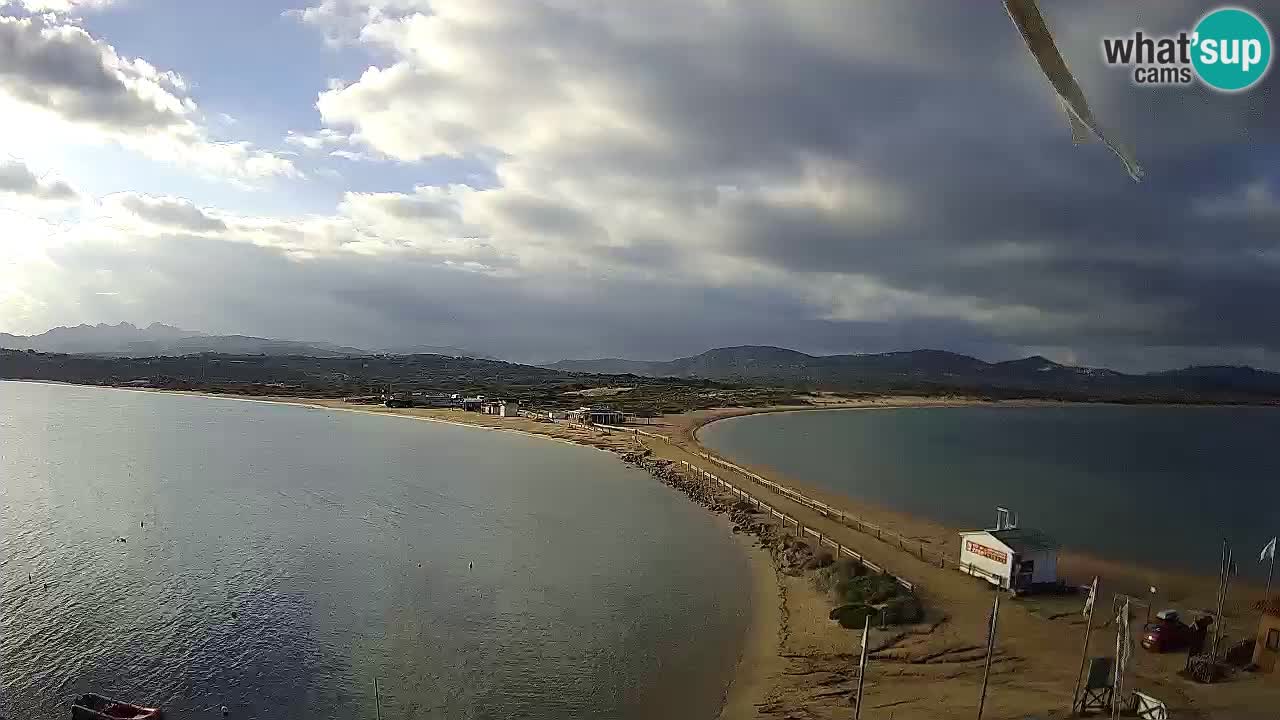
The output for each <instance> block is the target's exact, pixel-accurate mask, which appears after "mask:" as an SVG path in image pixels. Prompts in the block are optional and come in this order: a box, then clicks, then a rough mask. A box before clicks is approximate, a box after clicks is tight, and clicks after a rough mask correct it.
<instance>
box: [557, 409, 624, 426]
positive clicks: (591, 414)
mask: <svg viewBox="0 0 1280 720" xmlns="http://www.w3.org/2000/svg"><path fill="white" fill-rule="evenodd" d="M567 414H568V416H569V417H568V419H569V422H575V423H581V424H583V425H621V424H623V423H624V422H626V417H625V416H624V415H623V414H622V411H621V410H614V409H612V408H606V407H580V408H578V409H577V410H570V411H569V412H568V413H567Z"/></svg>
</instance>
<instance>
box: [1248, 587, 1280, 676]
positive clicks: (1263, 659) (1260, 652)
mask: <svg viewBox="0 0 1280 720" xmlns="http://www.w3.org/2000/svg"><path fill="white" fill-rule="evenodd" d="M1277 658H1280V602H1278V601H1275V600H1272V601H1270V602H1267V603H1263V604H1262V618H1261V619H1259V620H1258V637H1257V639H1256V640H1255V641H1254V643H1253V664H1254V665H1257V666H1258V672H1264V673H1271V677H1272V679H1280V673H1276V665H1277V664H1280V663H1277V662H1276V659H1277Z"/></svg>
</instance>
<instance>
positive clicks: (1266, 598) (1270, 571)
mask: <svg viewBox="0 0 1280 720" xmlns="http://www.w3.org/2000/svg"><path fill="white" fill-rule="evenodd" d="M1267 547H1269V548H1270V549H1271V566H1270V567H1269V568H1267V589H1266V590H1263V591H1262V604H1263V605H1264V606H1265V605H1267V604H1269V603H1270V602H1271V576H1272V575H1274V574H1275V572H1276V539H1275V538H1271V542H1270V543H1269V544H1268V546H1267Z"/></svg>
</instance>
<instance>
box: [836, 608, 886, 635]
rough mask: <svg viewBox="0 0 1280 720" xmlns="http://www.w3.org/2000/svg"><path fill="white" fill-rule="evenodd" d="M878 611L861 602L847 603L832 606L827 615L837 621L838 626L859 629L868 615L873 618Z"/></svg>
mask: <svg viewBox="0 0 1280 720" xmlns="http://www.w3.org/2000/svg"><path fill="white" fill-rule="evenodd" d="M878 612H879V611H878V610H876V609H875V608H873V607H870V606H868V605H864V604H862V603H849V604H846V605H840V606H839V607H836V608H833V609H832V610H831V613H830V614H829V615H828V617H830V618H831V619H832V620H836V621H838V622H839V623H840V627H844V628H852V629H860V628H862V626H863V625H864V624H865V623H866V620H867V618H868V617H870V618H872V620H874V619H875V615H876V613H878Z"/></svg>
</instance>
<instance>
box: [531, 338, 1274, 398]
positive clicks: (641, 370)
mask: <svg viewBox="0 0 1280 720" xmlns="http://www.w3.org/2000/svg"><path fill="white" fill-rule="evenodd" d="M546 367H549V368H551V369H555V370H564V371H569V372H586V373H599V374H632V375H641V376H645V377H676V378H685V379H689V378H703V379H706V380H715V381H718V382H731V383H749V384H766V385H780V386H787V387H803V388H815V389H826V390H846V391H868V392H882V391H885V390H901V391H907V390H912V391H916V390H919V391H940V390H942V391H945V390H959V391H983V390H990V389H1001V390H1011V391H1031V392H1035V393H1072V394H1075V393H1080V394H1088V395H1098V396H1124V397H1150V396H1164V395H1181V394H1187V393H1193V394H1203V393H1207V394H1213V395H1215V396H1218V395H1222V394H1227V395H1230V394H1235V393H1239V394H1241V395H1242V396H1243V395H1249V396H1254V395H1258V394H1261V395H1280V373H1273V372H1267V371H1264V370H1257V369H1254V368H1250V367H1231V366H1202V367H1189V368H1185V369H1182V370H1166V371H1162V372H1154V373H1145V374H1126V373H1121V372H1117V371H1115V370H1108V369H1106V368H1088V367H1073V366H1070V365H1062V364H1059V363H1056V362H1053V361H1052V360H1049V359H1048V358H1044V357H1041V356H1039V355H1036V356H1032V357H1027V358H1022V359H1020V360H1008V361H1005V362H996V363H989V362H986V361H983V360H979V359H978V358H974V357H969V356H968V355H961V354H959V353H953V352H947V351H945V350H910V351H905V352H890V353H875V354H859V355H808V354H805V353H802V352H796V351H795V350H787V349H785V348H777V347H767V346H756V345H745V346H740V347H728V348H717V349H715V350H709V351H707V352H704V353H702V354H700V355H694V356H692V357H685V358H678V359H676V360H670V361H642V360H624V359H618V358H606V359H600V360H561V361H560V362H557V363H552V364H550V365H547V366H546Z"/></svg>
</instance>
